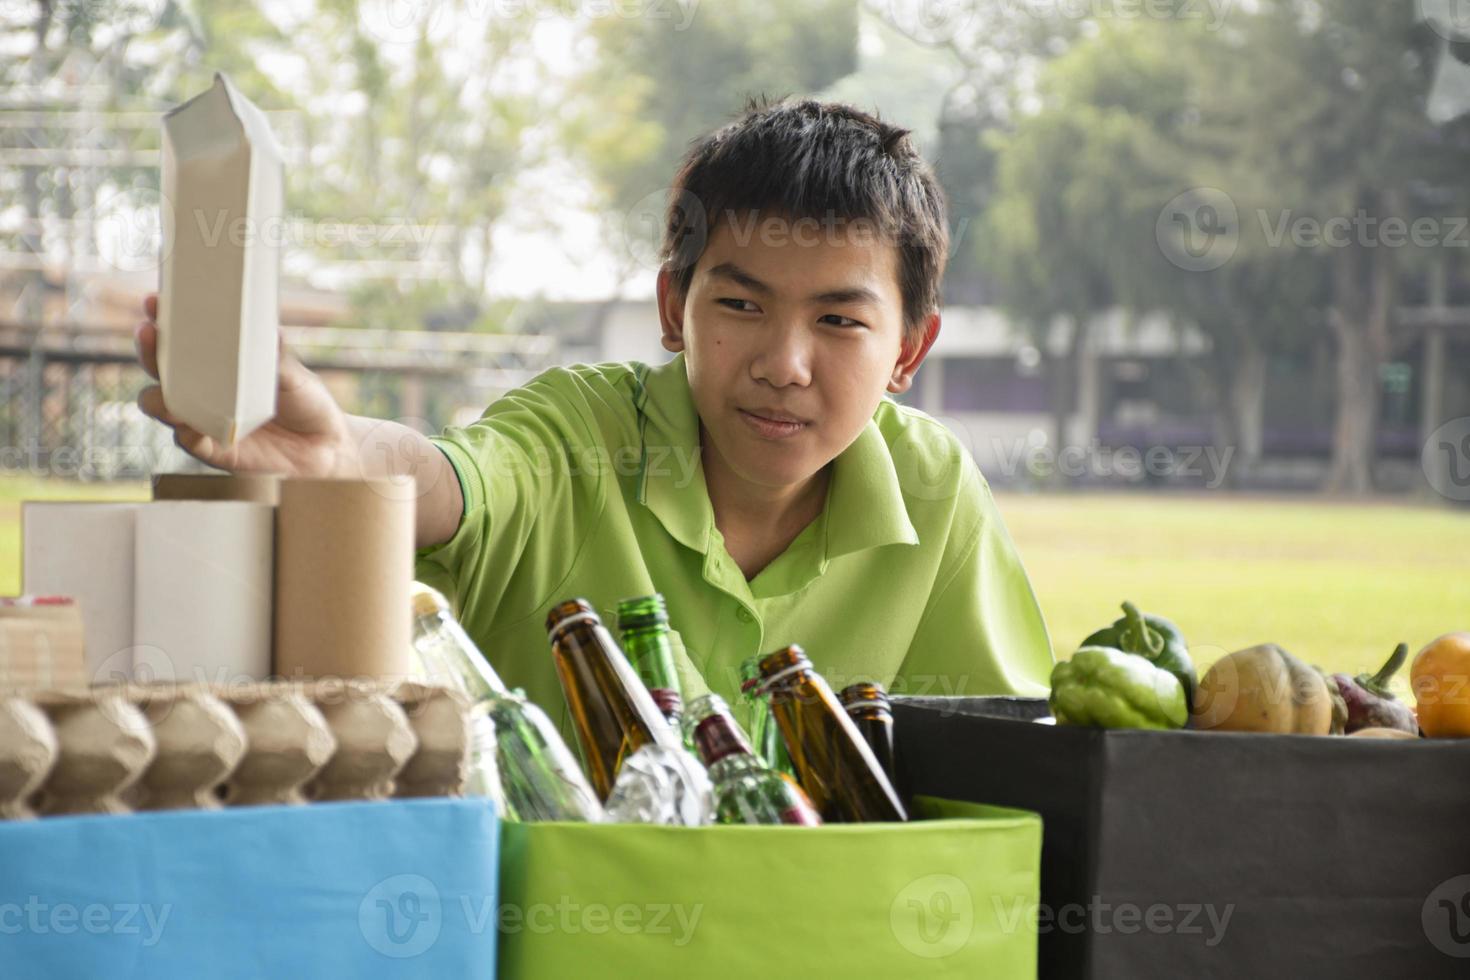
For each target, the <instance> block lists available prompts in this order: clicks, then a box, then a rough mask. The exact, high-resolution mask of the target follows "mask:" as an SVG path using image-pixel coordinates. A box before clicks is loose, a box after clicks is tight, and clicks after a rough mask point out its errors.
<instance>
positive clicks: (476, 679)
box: [413, 613, 510, 698]
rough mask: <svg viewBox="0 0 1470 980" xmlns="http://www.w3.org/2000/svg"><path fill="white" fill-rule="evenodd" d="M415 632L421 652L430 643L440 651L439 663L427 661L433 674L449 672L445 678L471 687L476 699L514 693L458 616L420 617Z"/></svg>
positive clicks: (438, 652)
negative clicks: (458, 619) (460, 622)
mask: <svg viewBox="0 0 1470 980" xmlns="http://www.w3.org/2000/svg"><path fill="white" fill-rule="evenodd" d="M413 635H414V645H415V646H416V647H418V648H419V650H420V652H421V654H423V653H425V649H424V648H425V646H426V645H428V646H429V647H431V648H432V650H433V651H434V653H437V654H439V658H438V659H439V662H437V663H426V664H425V667H426V668H427V669H428V670H429V671H430V672H431V673H436V674H437V673H448V674H449V675H450V676H449V677H447V678H441V679H443V680H450V681H453V682H455V683H458V684H463V685H464V686H465V687H466V688H468V689H469V691H468V693H469V694H470V695H471V696H473V697H476V698H482V697H505V696H507V695H509V694H510V690H509V688H507V687H506V686H505V682H504V681H503V680H501V679H500V675H499V674H497V673H496V672H495V668H494V667H492V666H490V661H488V660H486V659H485V655H484V654H483V653H481V652H480V648H479V647H477V646H475V642H474V641H473V640H471V639H470V636H469V634H468V633H466V632H465V631H464V627H462V626H460V625H459V623H457V622H455V620H454V619H452V618H450V617H449V616H446V615H444V614H443V613H440V614H439V615H437V616H419V617H416V618H415V619H414V622H413Z"/></svg>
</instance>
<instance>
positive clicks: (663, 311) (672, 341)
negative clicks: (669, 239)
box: [657, 266, 684, 354]
mask: <svg viewBox="0 0 1470 980" xmlns="http://www.w3.org/2000/svg"><path fill="white" fill-rule="evenodd" d="M657 288H658V322H659V327H660V329H661V330H662V331H663V337H662V340H663V345H664V350H666V351H671V352H672V353H675V354H677V353H679V352H680V351H682V350H683V349H684V291H683V290H681V289H680V288H679V284H678V282H677V281H675V279H674V274H673V273H672V272H671V271H669V268H668V266H664V267H662V268H660V269H659V270H658V287H657Z"/></svg>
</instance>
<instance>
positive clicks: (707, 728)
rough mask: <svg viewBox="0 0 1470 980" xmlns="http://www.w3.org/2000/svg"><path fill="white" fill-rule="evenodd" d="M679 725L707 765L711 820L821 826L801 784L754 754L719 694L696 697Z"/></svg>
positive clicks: (820, 821)
mask: <svg viewBox="0 0 1470 980" xmlns="http://www.w3.org/2000/svg"><path fill="white" fill-rule="evenodd" d="M684 725H685V727H686V728H688V729H689V732H690V735H691V737H692V739H693V741H694V743H695V745H697V746H698V747H699V757H700V760H701V761H703V762H704V764H705V765H706V766H708V767H709V777H710V780H711V782H713V783H714V799H715V820H716V821H717V822H719V823H754V824H794V825H797V826H802V827H816V826H820V825H821V823H822V818H821V817H820V816H818V814H817V811H816V808H815V807H814V806H812V801H811V800H810V799H808V798H807V795H806V793H805V792H803V791H802V789H801V787H800V786H798V785H796V783H794V782H792V781H791V780H790V779H788V778H787V777H785V776H783V775H781V774H780V773H778V772H776V771H775V770H774V769H770V768H768V767H767V766H766V765H765V764H764V763H762V762H761V760H760V759H758V758H756V756H755V754H754V753H753V752H752V751H751V749H750V743H749V742H747V741H746V740H745V733H744V732H742V731H741V730H740V726H739V725H737V724H736V723H735V719H734V718H732V717H731V716H730V709H729V707H728V706H726V704H725V700H724V698H721V697H720V696H719V695H718V694H706V695H704V696H702V697H699V698H696V699H695V700H694V703H692V704H691V705H689V713H688V715H686V716H685V719H684Z"/></svg>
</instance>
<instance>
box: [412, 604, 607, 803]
mask: <svg viewBox="0 0 1470 980" xmlns="http://www.w3.org/2000/svg"><path fill="white" fill-rule="evenodd" d="M412 603H413V648H414V651H415V652H416V653H417V654H418V660H419V664H420V665H421V666H422V668H423V670H424V673H425V674H426V675H427V678H428V679H429V680H431V681H434V682H437V683H441V684H444V685H446V686H449V687H453V688H456V689H458V690H459V691H462V692H463V693H464V694H466V695H468V696H469V697H470V699H471V700H472V701H473V702H474V705H475V707H474V714H473V715H472V717H471V727H472V731H471V737H472V739H473V746H472V750H471V777H470V790H471V792H476V791H478V792H481V793H483V794H484V795H489V796H492V797H495V796H496V795H497V794H496V793H493V792H491V790H492V788H493V787H494V786H495V784H497V783H498V785H499V793H498V796H499V798H500V800H501V801H503V804H504V806H503V811H502V812H503V815H504V817H505V818H506V819H508V820H523V821H533V820H573V821H587V822H597V821H600V820H601V819H602V817H603V812H602V804H601V803H600V802H599V800H598V798H597V795H596V794H595V793H594V792H593V790H592V787H591V786H590V785H588V782H587V777H586V776H584V775H583V774H582V769H581V767H580V766H578V765H577V760H576V758H575V757H574V756H573V755H572V752H571V750H570V749H569V748H568V747H567V744H566V742H565V741H564V740H563V739H562V737H561V733H560V732H558V731H557V730H556V726H555V725H553V724H552V723H551V719H550V718H548V717H546V712H544V711H542V710H541V709H540V708H539V707H537V706H536V705H535V704H533V703H531V702H530V701H528V700H526V698H525V696H524V695H522V694H521V693H520V692H519V691H511V690H509V689H507V688H506V686H505V683H504V682H503V681H501V679H500V675H499V674H497V673H495V669H494V668H493V667H491V666H490V662H489V661H488V660H486V659H485V657H484V655H483V654H482V653H481V652H480V650H479V648H478V647H476V646H475V642H474V641H473V640H471V639H470V637H469V634H468V633H466V632H465V631H464V628H463V627H462V626H460V624H459V623H458V622H457V621H456V620H455V619H454V616H453V615H452V614H451V613H450V610H449V603H448V602H447V601H446V600H445V598H444V596H443V595H441V594H440V593H439V592H438V591H436V590H434V589H432V588H430V587H429V586H427V585H424V584H422V583H420V582H415V583H414V586H413V592H412Z"/></svg>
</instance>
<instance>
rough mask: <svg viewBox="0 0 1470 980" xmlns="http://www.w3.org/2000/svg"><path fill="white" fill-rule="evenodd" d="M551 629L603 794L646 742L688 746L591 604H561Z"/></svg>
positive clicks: (585, 754)
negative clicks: (619, 771) (655, 701)
mask: <svg viewBox="0 0 1470 980" xmlns="http://www.w3.org/2000/svg"><path fill="white" fill-rule="evenodd" d="M546 630H547V633H549V634H550V637H551V648H552V653H553V655H554V656H555V658H556V674H557V677H558V679H560V681H561V688H562V693H563V694H565V695H566V699H567V705H568V707H570V709H571V712H572V722H573V724H574V726H575V727H576V730H577V738H578V740H579V741H580V743H581V745H582V758H583V759H584V761H585V762H586V764H587V773H588V775H589V776H590V777H591V779H592V786H593V788H594V789H596V790H597V795H598V797H599V798H600V799H602V800H606V799H607V797H608V794H609V793H611V792H612V788H613V783H614V782H615V781H616V779H617V775H618V770H619V769H621V768H622V765H623V762H624V760H625V759H627V758H628V757H629V756H631V755H632V754H633V753H634V752H637V751H638V750H639V749H640V748H642V747H643V746H645V745H648V744H649V743H651V742H656V743H658V744H661V745H664V746H666V747H668V748H671V749H679V750H680V751H682V748H681V746H680V745H679V738H678V736H677V735H676V734H675V733H674V730H673V729H672V728H670V727H669V724H668V722H667V721H666V720H665V719H664V716H663V713H662V712H661V711H659V709H658V706H657V705H656V704H654V701H653V697H652V695H650V694H649V693H648V688H647V687H646V686H645V685H644V684H643V682H642V681H641V680H640V679H639V677H638V674H637V673H635V672H634V670H633V666H632V665H631V664H630V663H629V662H628V658H627V657H626V656H624V654H623V652H622V650H621V649H619V648H618V644H617V641H616V640H614V639H613V637H612V634H611V633H609V632H608V631H607V628H606V627H604V626H603V625H602V620H601V619H600V618H598V615H597V613H596V611H595V610H593V608H592V606H591V604H590V603H588V602H587V601H586V600H584V599H571V600H569V601H567V602H563V603H561V604H560V605H558V606H557V607H556V608H554V609H552V610H551V612H550V614H549V615H548V616H547V617H546Z"/></svg>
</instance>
